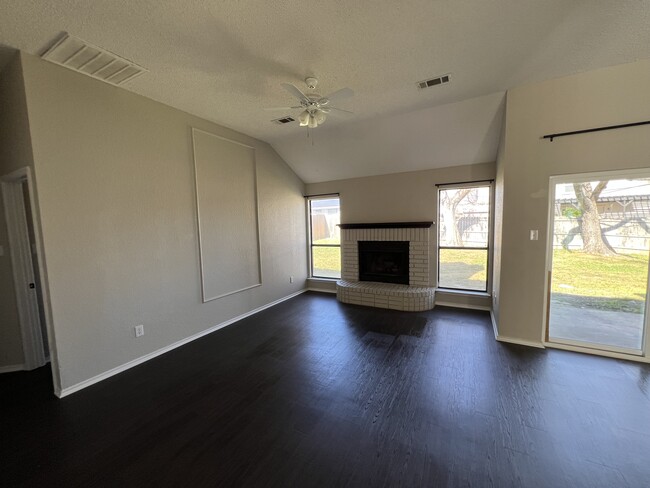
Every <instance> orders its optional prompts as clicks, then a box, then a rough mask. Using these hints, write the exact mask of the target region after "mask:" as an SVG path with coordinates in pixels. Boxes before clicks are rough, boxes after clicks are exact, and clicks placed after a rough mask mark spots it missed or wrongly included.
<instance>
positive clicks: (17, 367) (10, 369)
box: [0, 364, 25, 374]
mask: <svg viewBox="0 0 650 488" xmlns="http://www.w3.org/2000/svg"><path fill="white" fill-rule="evenodd" d="M24 370H25V365H24V364H10V365H9V366H0V374H1V373H14V372H16V371H24Z"/></svg>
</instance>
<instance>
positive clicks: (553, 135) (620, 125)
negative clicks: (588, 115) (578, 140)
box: [542, 120, 650, 142]
mask: <svg viewBox="0 0 650 488" xmlns="http://www.w3.org/2000/svg"><path fill="white" fill-rule="evenodd" d="M648 124H650V120H644V121H643V122H632V123H631V124H619V125H608V126H605V127H594V128H593V129H582V130H572V131H570V132H558V133H556V134H546V135H545V136H542V139H549V140H550V141H551V142H553V139H555V138H556V137H564V136H574V135H576V134H586V133H587V132H600V131H601V130H613V129H624V128H626V127H636V126H638V125H648Z"/></svg>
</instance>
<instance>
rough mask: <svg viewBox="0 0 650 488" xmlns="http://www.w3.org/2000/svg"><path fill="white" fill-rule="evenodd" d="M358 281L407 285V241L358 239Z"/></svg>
mask: <svg viewBox="0 0 650 488" xmlns="http://www.w3.org/2000/svg"><path fill="white" fill-rule="evenodd" d="M359 281H379V282H382V283H397V284H401V285H408V284H409V243H408V241H359Z"/></svg>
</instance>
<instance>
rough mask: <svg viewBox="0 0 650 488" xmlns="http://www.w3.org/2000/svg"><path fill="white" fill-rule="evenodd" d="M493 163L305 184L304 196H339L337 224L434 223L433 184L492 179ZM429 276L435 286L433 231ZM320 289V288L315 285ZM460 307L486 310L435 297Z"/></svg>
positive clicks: (470, 301)
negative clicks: (323, 194)
mask: <svg viewBox="0 0 650 488" xmlns="http://www.w3.org/2000/svg"><path fill="white" fill-rule="evenodd" d="M494 175H495V165H494V163H483V164H473V165H466V166H452V167H448V168H440V169H433V170H426V171H412V172H408V173H397V174H390V175H382V176H369V177H366V178H352V179H349V180H336V181H328V182H323V183H309V184H307V194H308V195H317V194H321V193H339V194H340V198H341V222H343V223H360V222H417V221H429V220H430V221H433V222H435V221H436V220H438V216H437V213H438V209H437V189H436V185H437V184H445V183H458V182H464V181H481V180H489V179H493V178H494ZM431 235H432V237H433V238H432V240H431V247H430V256H431V259H430V263H431V269H430V276H431V277H432V278H431V285H432V286H435V284H436V283H435V277H436V276H437V271H436V263H437V253H436V251H437V247H436V238H435V237H436V235H437V229H436V227H435V225H434V227H432V229H431ZM319 286H320V287H322V285H319ZM438 299H440V300H441V301H444V302H445V303H452V302H453V303H454V304H456V305H460V306H463V305H465V306H468V305H470V306H480V307H489V306H490V301H489V300H488V299H485V298H477V297H467V296H452V295H451V294H442V293H440V294H438V297H437V300H438Z"/></svg>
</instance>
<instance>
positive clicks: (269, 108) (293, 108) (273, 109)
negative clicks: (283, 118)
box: [264, 106, 302, 112]
mask: <svg viewBox="0 0 650 488" xmlns="http://www.w3.org/2000/svg"><path fill="white" fill-rule="evenodd" d="M297 108H302V107H301V106H297V107H268V108H265V109H264V110H266V111H267V112H275V111H279V110H295V109H297Z"/></svg>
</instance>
